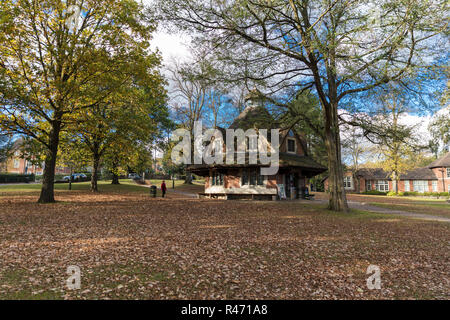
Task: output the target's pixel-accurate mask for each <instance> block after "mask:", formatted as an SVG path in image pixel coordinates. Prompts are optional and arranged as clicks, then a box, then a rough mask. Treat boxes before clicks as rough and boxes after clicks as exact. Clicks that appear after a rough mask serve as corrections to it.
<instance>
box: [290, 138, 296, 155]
mask: <svg viewBox="0 0 450 320" xmlns="http://www.w3.org/2000/svg"><path fill="white" fill-rule="evenodd" d="M288 151H289V152H295V140H291V139H289V140H288Z"/></svg>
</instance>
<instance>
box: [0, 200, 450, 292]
mask: <svg viewBox="0 0 450 320" xmlns="http://www.w3.org/2000/svg"><path fill="white" fill-rule="evenodd" d="M58 199H59V200H64V202H59V203H56V204H52V205H39V204H36V203H35V202H34V201H35V199H34V198H33V197H32V196H27V197H11V198H2V199H0V208H1V209H0V222H1V223H0V234H1V238H0V256H1V257H2V258H1V259H0V298H24V299H26V298H30V297H31V298H33V299H57V298H59V299H92V298H95V299H394V298H408V299H415V298H444V299H449V298H450V296H449V292H450V283H449V277H448V275H449V270H450V269H449V267H450V265H449V261H450V255H449V252H450V250H448V249H449V247H448V245H449V241H450V233H449V229H450V228H449V225H448V224H445V223H439V222H425V221H415V220H408V219H395V221H392V220H394V219H389V218H386V216H384V217H383V216H381V217H380V216H379V215H378V216H371V215H368V216H367V217H366V216H364V215H362V214H359V215H344V214H342V215H339V214H330V213H329V212H327V211H325V210H324V209H323V208H321V207H315V206H313V205H305V204H300V203H295V202H293V203H292V202H249V201H228V202H227V201H208V200H196V199H179V198H169V199H152V198H149V197H148V195H143V194H101V195H92V194H90V193H85V194H82V193H76V194H74V195H69V194H64V195H59V197H58ZM386 222H388V223H386ZM370 264H375V265H379V266H380V267H381V270H382V274H381V277H382V290H381V291H370V290H368V289H367V288H366V287H365V283H366V279H367V275H366V269H367V266H368V265H370ZM69 265H77V266H79V267H80V268H81V289H80V290H67V288H66V287H65V280H66V279H67V277H68V276H67V274H66V269H67V267H68V266H69Z"/></svg>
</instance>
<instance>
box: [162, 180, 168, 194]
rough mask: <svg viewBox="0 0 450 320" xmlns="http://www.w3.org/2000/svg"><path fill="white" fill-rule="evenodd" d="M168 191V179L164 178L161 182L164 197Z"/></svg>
mask: <svg viewBox="0 0 450 320" xmlns="http://www.w3.org/2000/svg"><path fill="white" fill-rule="evenodd" d="M166 191H167V187H166V181H165V180H163V182H162V183H161V193H162V197H163V198H164V196H165V195H166Z"/></svg>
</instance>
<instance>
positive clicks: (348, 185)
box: [344, 176, 353, 190]
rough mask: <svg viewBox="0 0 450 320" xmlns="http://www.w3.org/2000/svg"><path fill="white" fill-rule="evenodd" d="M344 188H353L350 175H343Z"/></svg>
mask: <svg viewBox="0 0 450 320" xmlns="http://www.w3.org/2000/svg"><path fill="white" fill-rule="evenodd" d="M344 189H347V190H350V189H353V177H352V176H345V177H344Z"/></svg>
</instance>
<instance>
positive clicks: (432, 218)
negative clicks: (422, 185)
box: [310, 200, 450, 222]
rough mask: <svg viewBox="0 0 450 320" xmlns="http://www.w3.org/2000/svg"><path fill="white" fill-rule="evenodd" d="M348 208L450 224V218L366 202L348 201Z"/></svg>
mask: <svg viewBox="0 0 450 320" xmlns="http://www.w3.org/2000/svg"><path fill="white" fill-rule="evenodd" d="M310 202H311V201H310ZM312 202H313V203H324V204H325V203H328V201H327V200H314V201H312ZM348 206H349V207H350V208H351V209H356V210H363V211H370V212H375V213H384V214H393V215H399V216H404V217H409V218H414V219H421V220H430V221H440V222H450V218H446V217H441V216H434V215H429V214H423V213H415V212H409V211H402V210H392V209H389V208H382V207H377V206H374V205H370V204H367V203H365V202H358V201H348Z"/></svg>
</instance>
